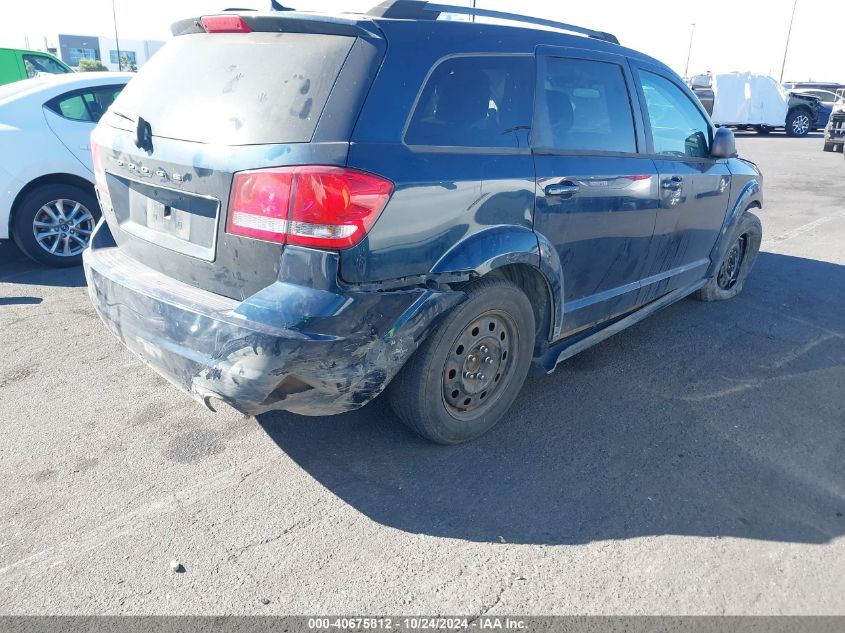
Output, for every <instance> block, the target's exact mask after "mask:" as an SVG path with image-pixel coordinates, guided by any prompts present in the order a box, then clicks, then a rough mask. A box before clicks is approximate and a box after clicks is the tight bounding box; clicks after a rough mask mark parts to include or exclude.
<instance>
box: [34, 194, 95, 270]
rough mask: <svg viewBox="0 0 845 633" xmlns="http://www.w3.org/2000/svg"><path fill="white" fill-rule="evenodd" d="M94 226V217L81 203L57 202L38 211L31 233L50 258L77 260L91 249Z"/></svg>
mask: <svg viewBox="0 0 845 633" xmlns="http://www.w3.org/2000/svg"><path fill="white" fill-rule="evenodd" d="M94 224H95V220H94V216H93V215H92V214H91V211H89V210H88V208H87V207H85V206H84V205H83V204H82V203H81V202H76V201H74V200H66V199H58V200H52V201H50V202H48V203H47V204H45V205H43V206H42V207H41V208H40V209H38V211H37V212H36V213H35V218H34V219H33V221H32V232H33V234H34V235H35V241H36V242H37V243H38V245H39V246H40V247H41V248H42V249H44V251H45V252H47V253H49V254H50V255H55V256H57V257H75V256H77V255H79V254H80V253H81V252H82V251H83V250H85V248H86V247H87V246H88V241H89V240H90V239H91V233H92V232H93V231H94Z"/></svg>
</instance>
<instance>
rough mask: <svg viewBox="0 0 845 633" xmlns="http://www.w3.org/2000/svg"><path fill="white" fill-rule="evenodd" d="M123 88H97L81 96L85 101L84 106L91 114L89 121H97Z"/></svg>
mask: <svg viewBox="0 0 845 633" xmlns="http://www.w3.org/2000/svg"><path fill="white" fill-rule="evenodd" d="M122 89H123V86H106V87H104V88H97V89H96V90H93V91H91V92H86V93H84V94H83V95H82V96H83V98H84V99H85V104H86V105H87V106H88V111H89V112H90V113H91V119H92V120H94V121H99V120H100V117H102V116H103V115H104V114H105V112H106V110H108V109H109V106H110V105H111V104H112V103H114V100H115V99H117V95H119V94H120V91H121V90H122Z"/></svg>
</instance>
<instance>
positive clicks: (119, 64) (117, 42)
mask: <svg viewBox="0 0 845 633" xmlns="http://www.w3.org/2000/svg"><path fill="white" fill-rule="evenodd" d="M111 17H112V21H113V22H114V45H115V48H116V49H117V69H118V71H122V70H123V60H122V59H121V58H120V40H119V39H117V13H116V12H115V10H114V0H111Z"/></svg>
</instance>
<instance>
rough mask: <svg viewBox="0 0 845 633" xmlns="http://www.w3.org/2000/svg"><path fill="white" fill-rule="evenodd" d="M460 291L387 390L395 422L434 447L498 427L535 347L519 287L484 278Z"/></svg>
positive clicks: (529, 314)
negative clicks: (454, 304)
mask: <svg viewBox="0 0 845 633" xmlns="http://www.w3.org/2000/svg"><path fill="white" fill-rule="evenodd" d="M464 291H465V292H466V293H467V295H468V298H467V300H466V301H464V302H463V303H462V304H460V305H459V306H458V307H456V308H455V309H454V310H453V311H452V312H451V313H449V314H448V315H446V316H445V317H444V319H443V321H442V322H441V323H440V324H439V325H438V326H437V327H436V329H435V330H434V331H433V332H432V333H431V335H430V336H429V337H428V338H427V339H426V340H425V341H424V342H423V344H422V345H421V346H420V347H419V349H418V350H417V351H416V353H415V354H414V355H413V356H412V357H411V359H410V360H409V361H408V363H407V364H406V365H405V366H404V367H403V368H402V370H401V371H400V372H399V374H398V375H397V376H396V378H395V379H394V380H393V382H392V383H391V384H390V386H389V387H388V390H387V394H388V398H389V401H390V404H391V406H392V407H393V410H394V411H395V412H396V415H397V416H399V419H400V420H402V422H404V423H405V424H406V425H407V426H409V427H410V428H411V429H413V430H414V431H416V432H417V433H419V434H420V435H422V436H423V437H424V438H426V439H429V440H431V441H432V442H436V443H438V444H461V443H463V442H468V441H470V440H473V439H475V438H477V437H479V436H481V435H483V434H484V433H486V432H487V431H489V430H490V429H492V428H493V427H494V426H496V424H497V423H498V422H499V421H500V420H501V419H502V417H503V416H504V415H505V413H506V412H507V410H508V409H509V408H510V406H511V405H512V404H513V402H514V400H515V399H516V397H517V395H519V391H520V389H521V388H522V385H523V383H524V382H525V376H526V374H527V373H528V367H529V365H530V363H531V357H532V355H533V351H534V327H535V326H534V312H533V310H532V308H531V303H530V301H529V300H528V297H526V296H525V293H523V292H522V290H520V289H519V288H518V287H517V286H515V285H514V284H512V283H510V282H509V281H506V280H504V279H499V278H485V279H480V280H478V281H476V282H473V283H471V284H470V285H468V286H466V287H465V288H464ZM499 341H502V342H501V344H500V346H499V347H496V345H499V343H498V342H499ZM488 346H490V347H488ZM491 348H493V349H491ZM476 351H477V352H478V353H477V354H475V352H476ZM497 354H498V356H496V355H497ZM482 356H484V358H482ZM459 361H460V364H458V362H459ZM485 368H490V371H487V369H485ZM473 371H476V373H474V374H473ZM485 371H486V372H487V375H484V373H483V372H485ZM456 393H457V394H458V395H457V396H456V395H455V394H456ZM456 402H457V404H456ZM462 407H466V408H463V409H462Z"/></svg>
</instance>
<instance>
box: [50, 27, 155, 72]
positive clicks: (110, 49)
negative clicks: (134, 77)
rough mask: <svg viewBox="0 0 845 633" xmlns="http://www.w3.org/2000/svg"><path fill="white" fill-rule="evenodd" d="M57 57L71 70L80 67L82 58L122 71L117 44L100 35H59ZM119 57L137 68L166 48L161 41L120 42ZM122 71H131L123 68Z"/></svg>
mask: <svg viewBox="0 0 845 633" xmlns="http://www.w3.org/2000/svg"><path fill="white" fill-rule="evenodd" d="M57 40H58V46H57V47H56V54H57V55H58V56H59V58H60V59H61V60H62V61H63V62H64V63H66V64H67V65H68V66H70V67H72V68H77V67H78V66H79V62H80V60H82V59H98V60H100V61H101V62H102V63H103V64H104V65H105V66H106V67H107V68H108V69H109V70H119V69H120V68H119V64H118V53H117V51H118V45H117V43H116V42H115V40H114V38H110V37H101V36H97V35H71V34H68V33H59V34H58V36H57ZM119 44H120V56H121V57H123V58H124V60H125V59H126V58H128V59H129V60H130V61H131V62H133V63H134V64H135V66H136V67H137V68H140V67H141V66H143V65H144V63H146V61H147V60H148V59H149V58H150V57H152V56H153V54H154V53H155V52H156V51H157V50H158V49H160V48H161V47H162V46H164V42H162V41H158V40H124V39H121V40H120V42H119ZM123 70H129V69H128V68H126V67H124V68H123Z"/></svg>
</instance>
